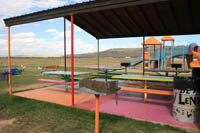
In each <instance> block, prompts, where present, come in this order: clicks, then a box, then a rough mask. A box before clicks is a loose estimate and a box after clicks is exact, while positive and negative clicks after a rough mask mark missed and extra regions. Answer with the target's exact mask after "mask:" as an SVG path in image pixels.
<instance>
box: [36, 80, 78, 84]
mask: <svg viewBox="0 0 200 133" xmlns="http://www.w3.org/2000/svg"><path fill="white" fill-rule="evenodd" d="M38 81H40V82H47V83H56V84H61V85H72V83H71V82H65V81H59V80H52V79H38ZM77 84H78V83H77V82H74V85H77Z"/></svg>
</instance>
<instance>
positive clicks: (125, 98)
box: [77, 92, 198, 129]
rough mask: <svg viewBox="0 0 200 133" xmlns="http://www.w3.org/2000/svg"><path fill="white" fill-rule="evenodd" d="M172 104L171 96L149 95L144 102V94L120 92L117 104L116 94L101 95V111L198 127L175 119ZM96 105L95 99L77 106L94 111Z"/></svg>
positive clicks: (157, 121) (151, 120) (180, 125)
mask: <svg viewBox="0 0 200 133" xmlns="http://www.w3.org/2000/svg"><path fill="white" fill-rule="evenodd" d="M172 104H173V99H172V97H169V96H158V95H148V99H147V102H146V103H144V100H143V94H138V93H137V94H136V93H132V94H130V92H128V93H127V92H120V93H119V100H118V104H117V105H116V101H115V95H110V96H108V97H100V112H103V113H108V114H114V115H119V116H124V117H128V118H133V119H139V120H144V121H150V122H156V123H162V124H168V125H172V126H179V127H185V128H193V129H198V125H197V124H191V123H183V122H179V121H176V120H174V119H173V117H172ZM94 105H95V104H94V100H90V101H86V102H84V103H81V104H80V105H77V107H79V108H82V109H88V110H92V111H94V110H95V107H94ZM100 119H101V118H100Z"/></svg>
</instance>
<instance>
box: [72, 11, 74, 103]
mask: <svg viewBox="0 0 200 133" xmlns="http://www.w3.org/2000/svg"><path fill="white" fill-rule="evenodd" d="M73 26H74V17H73V15H71V81H72V106H74V27H73Z"/></svg>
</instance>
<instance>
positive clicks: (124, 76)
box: [112, 74, 173, 82]
mask: <svg viewBox="0 0 200 133" xmlns="http://www.w3.org/2000/svg"><path fill="white" fill-rule="evenodd" d="M112 78H113V79H127V80H147V81H162V82H173V77H167V76H150V75H135V74H122V75H116V76H112Z"/></svg>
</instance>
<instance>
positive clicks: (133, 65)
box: [131, 60, 143, 67]
mask: <svg viewBox="0 0 200 133" xmlns="http://www.w3.org/2000/svg"><path fill="white" fill-rule="evenodd" d="M142 62H143V60H140V61H138V62H137V63H135V64H131V66H133V67H135V66H137V65H139V64H140V63H142Z"/></svg>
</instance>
